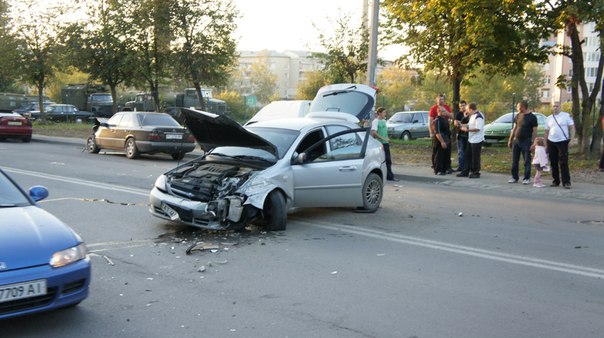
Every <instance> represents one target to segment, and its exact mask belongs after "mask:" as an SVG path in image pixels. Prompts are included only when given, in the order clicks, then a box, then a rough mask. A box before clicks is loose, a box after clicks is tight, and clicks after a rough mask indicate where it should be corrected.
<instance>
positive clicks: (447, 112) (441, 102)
mask: <svg viewBox="0 0 604 338" xmlns="http://www.w3.org/2000/svg"><path fill="white" fill-rule="evenodd" d="M439 115H442V117H443V118H445V119H446V121H447V123H449V119H450V118H453V114H452V113H451V107H449V106H448V105H446V104H445V96H444V95H438V96H437V97H436V104H435V105H433V106H432V107H431V108H430V111H429V112H428V130H429V131H430V138H431V139H432V168H434V169H435V170H436V152H437V151H438V149H439V147H440V142H439V141H438V139H437V138H436V133H435V130H434V129H435V127H434V126H435V121H436V118H437V117H438V116H439ZM448 151H449V158H448V159H447V168H446V172H447V173H449V174H451V173H452V172H453V169H452V168H451V147H449V148H448Z"/></svg>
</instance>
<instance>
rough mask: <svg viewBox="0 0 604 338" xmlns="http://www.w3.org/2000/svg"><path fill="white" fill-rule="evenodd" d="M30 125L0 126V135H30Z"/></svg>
mask: <svg viewBox="0 0 604 338" xmlns="http://www.w3.org/2000/svg"><path fill="white" fill-rule="evenodd" d="M31 133H32V127H7V126H0V137H27V136H31Z"/></svg>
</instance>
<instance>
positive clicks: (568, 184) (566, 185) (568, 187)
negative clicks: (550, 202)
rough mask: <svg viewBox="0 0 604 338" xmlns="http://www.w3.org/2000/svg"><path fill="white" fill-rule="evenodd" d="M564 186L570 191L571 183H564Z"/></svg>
mask: <svg viewBox="0 0 604 338" xmlns="http://www.w3.org/2000/svg"><path fill="white" fill-rule="evenodd" d="M562 186H563V187H564V189H570V183H564V184H562Z"/></svg>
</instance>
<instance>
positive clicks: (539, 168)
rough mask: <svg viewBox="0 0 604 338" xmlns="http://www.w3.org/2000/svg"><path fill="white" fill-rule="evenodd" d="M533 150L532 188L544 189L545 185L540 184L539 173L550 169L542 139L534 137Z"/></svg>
mask: <svg viewBox="0 0 604 338" xmlns="http://www.w3.org/2000/svg"><path fill="white" fill-rule="evenodd" d="M533 149H534V150H535V155H534V156H533V165H534V166H535V179H534V180H533V182H534V183H533V187H535V188H544V187H545V184H543V183H541V173H542V172H543V171H549V170H550V167H549V160H548V158H547V152H546V151H545V140H544V138H543V137H535V143H533Z"/></svg>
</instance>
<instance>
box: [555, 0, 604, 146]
mask: <svg viewBox="0 0 604 338" xmlns="http://www.w3.org/2000/svg"><path fill="white" fill-rule="evenodd" d="M548 4H550V5H551V6H552V7H551V8H552V11H551V14H552V16H553V17H554V18H555V19H554V20H555V21H554V22H555V23H556V24H557V28H563V29H564V31H565V33H566V35H567V36H568V37H569V38H570V46H558V47H559V48H560V53H562V54H563V55H565V56H567V57H569V58H570V60H571V62H572V69H573V72H572V77H571V79H570V86H571V96H572V102H573V106H572V113H573V119H574V122H575V125H576V130H577V139H578V141H579V146H580V153H581V154H583V155H586V156H587V157H591V156H593V155H596V154H599V150H600V149H599V143H600V139H599V138H598V139H596V138H592V145H594V146H592V147H590V146H589V145H590V143H589V136H590V129H591V121H590V120H591V119H590V118H591V111H592V108H593V106H594V103H595V102H596V100H597V98H598V94H599V92H600V89H601V87H602V85H603V84H602V72H603V70H604V57H600V62H599V64H598V70H597V77H596V81H595V82H594V86H593V89H592V90H591V91H590V88H589V87H588V85H587V81H586V80H585V60H584V59H583V57H584V56H583V47H582V45H583V43H585V40H584V39H583V38H581V32H580V31H579V26H580V24H581V23H582V22H594V23H595V31H596V32H597V33H598V36H599V40H600V55H601V54H602V53H601V48H602V46H604V43H603V42H604V2H603V1H602V0H559V1H552V2H551V3H550V2H548ZM559 80H560V79H559ZM564 80H565V79H562V82H565V81H564ZM559 82H561V81H559ZM600 117H601V116H600ZM598 132H599V131H598ZM595 143H597V145H595ZM590 150H591V151H590Z"/></svg>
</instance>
